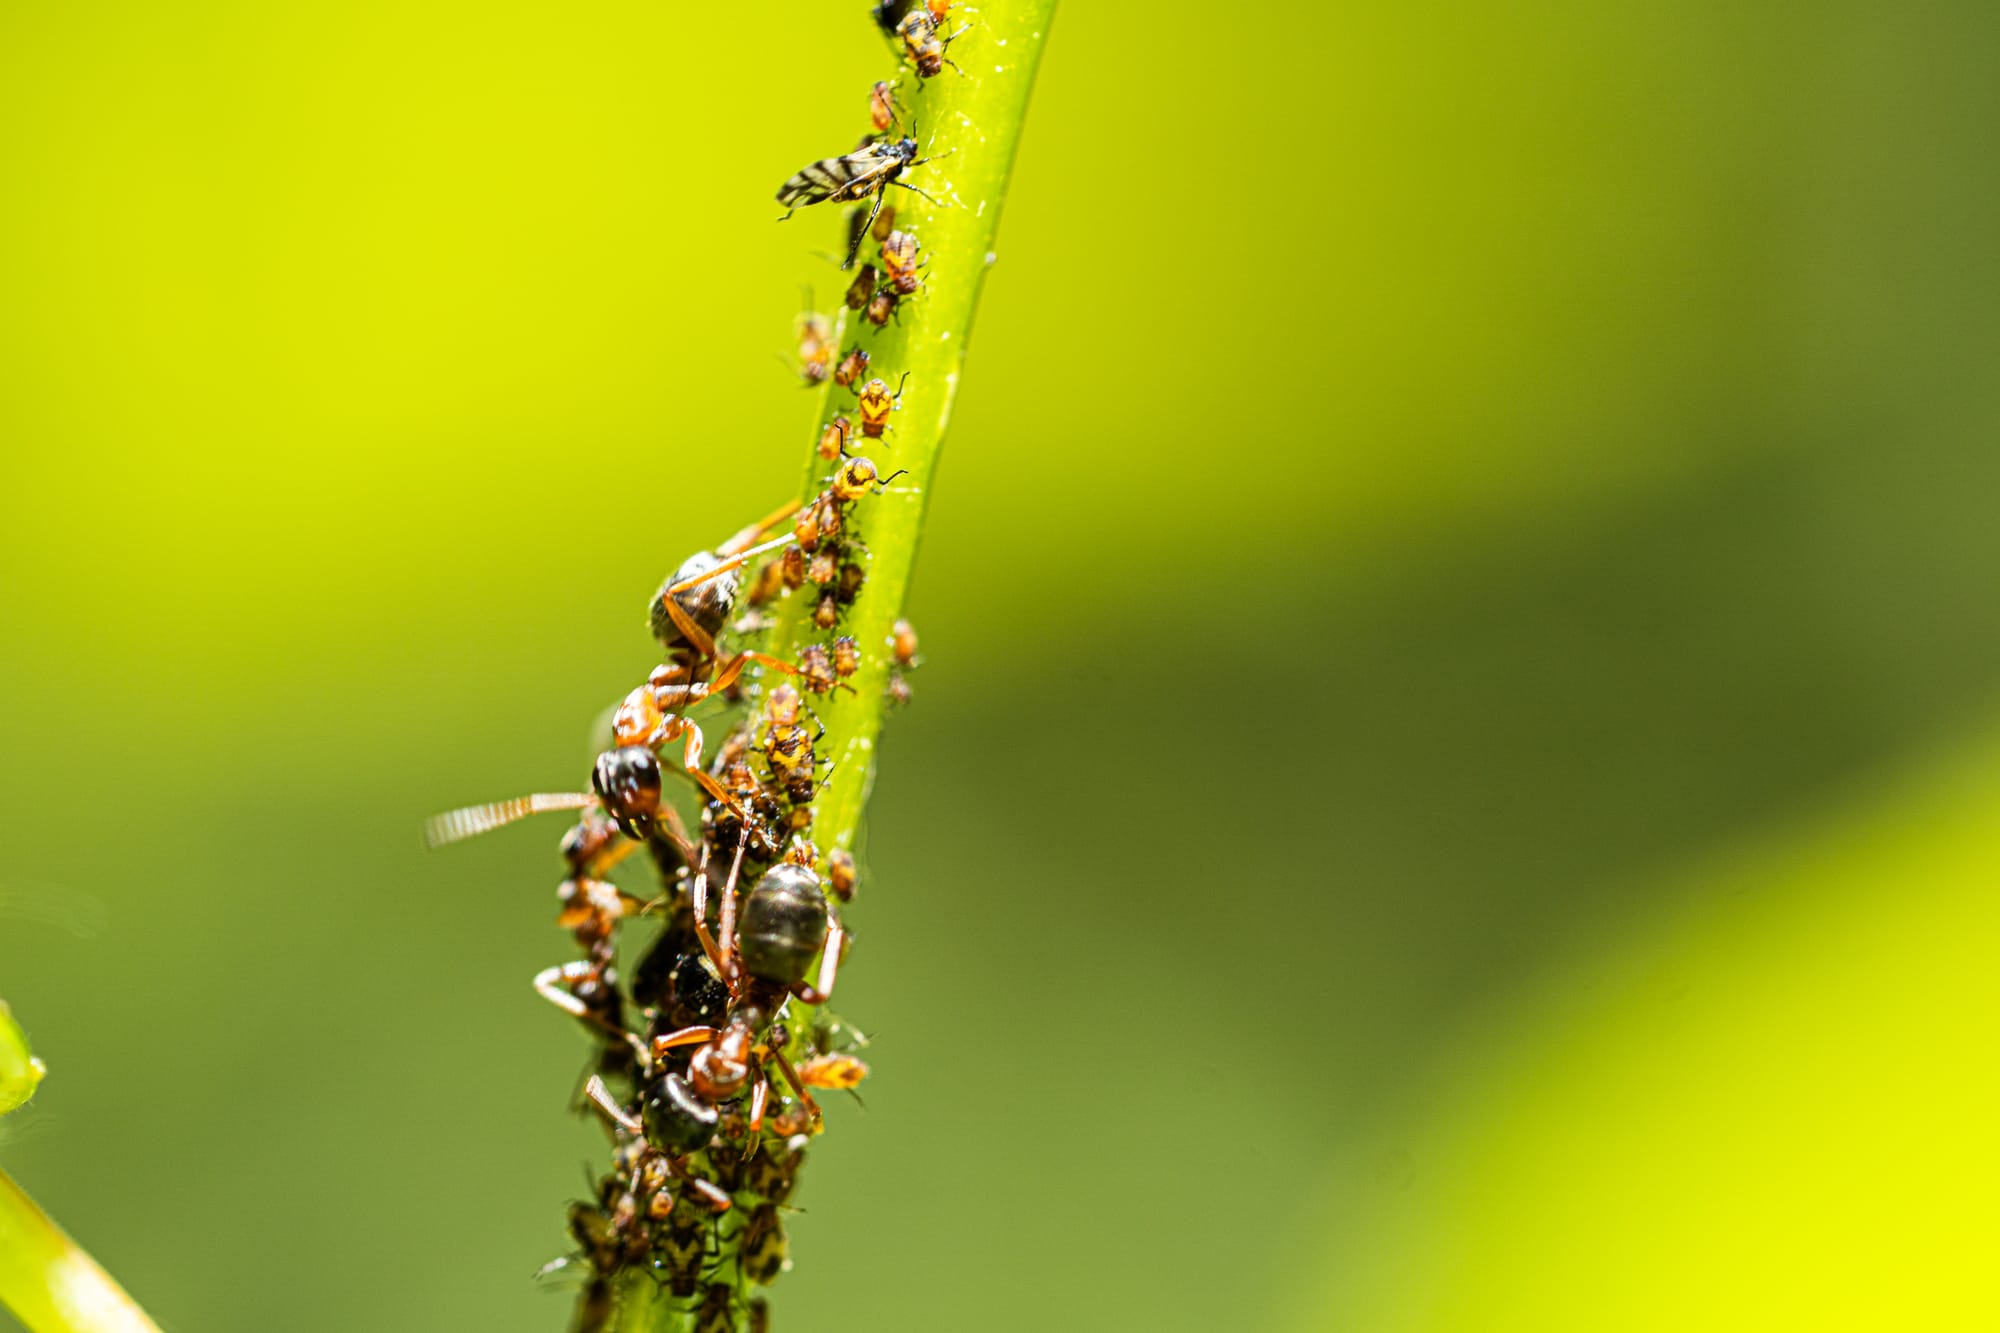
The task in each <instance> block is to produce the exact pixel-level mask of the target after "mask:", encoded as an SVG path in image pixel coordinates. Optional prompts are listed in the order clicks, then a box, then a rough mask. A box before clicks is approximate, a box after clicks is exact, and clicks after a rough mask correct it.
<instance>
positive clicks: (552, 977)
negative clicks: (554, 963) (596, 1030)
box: [535, 962, 604, 1024]
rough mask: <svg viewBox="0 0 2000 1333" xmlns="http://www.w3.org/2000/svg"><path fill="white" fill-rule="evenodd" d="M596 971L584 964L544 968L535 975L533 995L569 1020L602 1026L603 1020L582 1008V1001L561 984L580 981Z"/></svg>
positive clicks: (589, 965)
mask: <svg viewBox="0 0 2000 1333" xmlns="http://www.w3.org/2000/svg"><path fill="white" fill-rule="evenodd" d="M596 970H597V968H596V967H595V965H593V964H591V963H585V962H575V963H564V964H562V965H561V966H560V967H545V968H543V969H542V970H541V971H539V972H537V973H535V993H536V994H537V995H539V996H541V997H542V998H543V999H544V1000H547V1001H548V1002H549V1003H550V1004H552V1005H554V1006H555V1007H556V1008H558V1009H560V1010H562V1011H563V1012H564V1013H566V1014H568V1015H569V1016H570V1017H571V1018H578V1019H582V1020H583V1021H584V1022H586V1023H597V1024H603V1022H604V1020H603V1019H601V1018H599V1017H598V1016H597V1015H596V1014H593V1013H591V1012H590V1010H588V1009H586V1008H584V1006H583V1001H582V1000H579V999H577V998H576V996H574V995H571V994H570V993H569V992H568V991H567V990H565V989H563V983H566V982H571V981H580V980H582V979H583V978H584V977H586V976H589V975H590V974H591V973H592V972H595V971H596Z"/></svg>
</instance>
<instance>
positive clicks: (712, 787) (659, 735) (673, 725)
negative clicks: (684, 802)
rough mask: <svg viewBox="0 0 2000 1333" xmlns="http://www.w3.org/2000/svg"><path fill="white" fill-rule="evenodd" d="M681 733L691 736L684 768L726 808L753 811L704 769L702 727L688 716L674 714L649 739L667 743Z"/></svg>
mask: <svg viewBox="0 0 2000 1333" xmlns="http://www.w3.org/2000/svg"><path fill="white" fill-rule="evenodd" d="M681 736H685V737H687V741H686V743H685V744H684V745H683V746H682V747H681V772H682V773H683V774H685V775H686V776H687V777H688V778H689V779H690V780H691V781H693V783H694V784H695V785H696V786H698V787H700V788H701V789H702V790H703V791H704V792H706V793H708V795H709V797H710V799H712V800H714V801H717V802H719V803H720V804H721V805H722V807H723V808H724V809H726V810H730V811H733V812H734V813H735V814H737V815H738V816H739V817H742V816H747V814H748V813H749V812H748V811H746V810H744V809H743V806H742V803H741V802H739V801H738V800H737V799H736V796H735V794H734V793H732V792H731V791H730V790H729V788H727V787H725V786H723V785H722V783H721V782H720V781H719V780H718V779H717V778H716V777H715V776H714V775H713V774H711V773H708V772H706V771H705V770H703V768H702V766H701V746H702V740H701V728H700V727H698V726H696V725H695V724H694V723H693V722H690V721H689V720H688V719H687V718H685V717H671V718H668V719H667V720H666V721H665V722H664V723H662V724H661V725H660V726H658V727H656V728H654V730H653V734H652V735H651V736H650V737H648V738H647V739H648V740H649V741H650V743H652V744H654V745H665V744H666V743H668V742H669V741H672V740H675V739H677V738H678V737H681Z"/></svg>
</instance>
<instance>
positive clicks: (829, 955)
mask: <svg viewBox="0 0 2000 1333" xmlns="http://www.w3.org/2000/svg"><path fill="white" fill-rule="evenodd" d="M826 915H827V919H828V920H830V921H831V922H833V927H832V929H830V930H828V931H827V932H826V945H825V947H824V948H822V949H821V951H820V956H819V976H818V977H817V978H815V980H816V982H817V983H818V984H816V985H812V986H802V987H799V988H797V989H795V990H793V992H792V994H794V995H796V996H798V997H799V999H800V1001H802V1002H803V1003H805V1004H825V1003H826V1002H827V1001H828V1000H831V999H832V998H833V983H834V982H835V981H836V980H837V979H838V978H839V976H840V955H841V954H842V953H844V952H846V949H847V927H845V926H843V925H841V924H840V917H839V915H838V914H837V913H836V912H835V911H834V910H833V904H832V902H831V901H830V900H829V901H828V903H827V908H826Z"/></svg>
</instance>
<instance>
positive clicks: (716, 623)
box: [651, 551, 741, 649]
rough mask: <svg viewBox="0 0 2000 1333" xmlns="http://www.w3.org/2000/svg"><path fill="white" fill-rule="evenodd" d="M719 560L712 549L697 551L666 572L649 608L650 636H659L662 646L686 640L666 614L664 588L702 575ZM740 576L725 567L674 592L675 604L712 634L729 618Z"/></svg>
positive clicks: (677, 645) (670, 646)
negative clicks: (669, 572) (717, 572)
mask: <svg viewBox="0 0 2000 1333" xmlns="http://www.w3.org/2000/svg"><path fill="white" fill-rule="evenodd" d="M721 563H722V560H721V558H720V557H719V556H717V555H715V554H714V553H713V552H710V551H696V552H695V553H694V554H693V555H691V556H689V557H688V558H687V559H686V560H684V561H682V562H681V567H680V568H679V569H677V570H675V571H674V572H673V573H672V574H671V575H669V576H668V577H667V581H666V582H665V583H663V584H661V585H660V590H659V591H658V592H656V593H654V594H653V601H652V607H651V617H652V625H653V637H654V638H656V639H658V640H659V641H660V643H661V645H662V646H663V647H666V648H668V649H673V648H677V647H679V646H681V645H682V644H685V643H686V642H687V636H686V635H684V634H682V633H681V630H680V627H679V626H678V625H676V624H674V621H673V617H672V616H670V615H668V614H667V608H666V600H667V598H666V593H667V589H669V588H673V587H678V586H679V585H680V584H683V583H686V582H687V581H688V580H690V579H697V578H701V576H702V575H704V574H706V573H708V571H709V570H711V569H714V568H715V567H716V566H717V565H719V564H721ZM740 578H741V575H740V574H739V572H738V571H737V570H735V569H728V570H724V571H723V572H722V573H720V574H717V575H716V576H715V577H713V578H710V579H703V580H702V582H700V583H697V584H696V585H695V586H694V587H692V588H688V589H685V590H683V591H681V592H678V593H675V594H674V605H675V606H677V607H679V608H680V609H681V610H682V611H683V612H685V613H686V615H687V618H688V619H689V620H692V621H693V622H694V623H695V624H697V625H699V626H700V627H701V628H702V629H704V630H706V631H708V633H710V634H715V633H716V632H718V631H719V630H721V628H722V624H723V622H724V621H726V620H728V619H729V612H730V610H731V609H732V608H733V607H734V606H735V605H736V589H737V584H738V582H739V580H740Z"/></svg>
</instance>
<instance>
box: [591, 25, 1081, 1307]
mask: <svg viewBox="0 0 2000 1333" xmlns="http://www.w3.org/2000/svg"><path fill="white" fill-rule="evenodd" d="M954 13H956V11H954ZM1054 16H1055V0H983V3H982V4H981V5H980V6H979V8H978V11H977V13H975V14H972V15H970V16H969V17H968V18H966V19H965V20H964V21H963V23H962V25H960V24H959V22H958V20H956V18H953V19H948V20H947V24H946V26H947V28H948V29H950V28H953V27H954V26H962V27H963V29H964V32H963V35H962V36H959V37H958V38H956V39H955V40H954V41H953V42H952V44H951V47H950V56H951V59H952V60H953V61H955V62H956V63H957V65H958V66H959V67H960V69H961V70H962V71H963V73H954V72H953V71H952V70H951V69H949V68H947V69H946V70H945V71H944V72H943V73H942V74H941V75H939V76H938V77H937V78H934V79H928V80H923V81H921V82H920V81H919V80H918V78H917V76H916V73H915V71H914V70H913V69H911V68H910V66H909V65H908V64H903V65H901V71H900V74H897V75H893V76H892V77H894V78H896V79H897V88H896V95H897V99H898V102H899V104H900V106H901V108H902V116H903V121H904V127H905V130H906V131H913V132H914V133H915V135H916V137H917V138H918V141H919V143H920V145H921V148H922V153H923V155H924V156H927V157H929V158H931V159H932V160H931V161H930V162H929V163H927V164H926V165H924V166H920V167H915V168H913V169H912V170H911V171H910V172H909V173H908V174H907V176H906V177H905V179H907V180H908V182H909V183H910V184H911V185H913V186H916V187H917V188H918V189H921V190H924V191H926V192H928V193H929V194H930V195H932V196H934V197H935V199H936V202H935V203H932V202H930V201H929V200H926V199H925V198H924V197H923V196H921V195H918V194H915V193H912V192H911V191H908V190H898V189H893V188H892V189H890V190H889V191H888V200H887V202H888V203H889V204H891V205H893V206H894V207H895V209H896V220H895V225H896V227H897V228H898V229H899V230H902V231H907V232H909V233H910V234H912V235H914V236H915V237H916V238H917V240H918V242H919V244H920V245H921V247H922V252H921V254H920V256H919V258H920V260H921V259H927V261H928V262H927V263H925V266H924V268H923V269H922V274H923V278H924V283H923V288H922V290H921V291H920V292H918V293H917V294H916V295H914V296H911V297H908V298H906V299H905V300H903V302H902V303H901V310H900V316H899V318H898V319H897V320H895V321H893V322H891V323H890V324H889V325H887V326H886V327H884V328H881V329H877V328H875V327H874V326H872V325H871V324H869V323H868V322H867V321H865V320H862V319H860V318H859V317H857V316H853V315H849V314H845V313H843V317H842V319H841V321H840V326H839V328H838V332H839V344H838V345H839V347H840V348H841V350H842V351H845V350H846V348H848V347H850V346H852V345H854V344H855V343H856V342H858V343H859V344H860V345H861V346H863V347H865V348H866V349H867V350H868V353H869V356H870V358H871V359H870V367H869V371H868V374H869V376H871V377H879V378H880V379H882V380H884V381H885V382H887V384H888V385H889V386H890V388H891V389H892V390H893V389H895V388H896V387H897V385H898V384H899V383H902V384H904V388H903V391H902V394H901V396H900V398H899V400H898V406H897V410H896V411H895V412H894V413H893V414H892V415H891V418H890V423H891V424H890V427H889V430H888V432H887V434H886V435H885V436H884V437H883V438H882V439H879V440H870V439H864V438H861V437H860V436H859V435H858V433H857V435H856V437H855V439H854V440H853V441H852V443H851V444H850V446H849V448H850V452H852V453H856V454H860V455H863V456H865V457H867V458H869V459H870V460H871V461H873V462H874V463H875V464H876V466H877V468H878V470H879V472H880V474H881V475H883V476H885V477H886V476H888V475H889V474H890V473H893V472H896V471H897V470H898V469H901V470H902V473H903V475H902V476H900V477H897V478H896V479H895V480H894V481H893V482H891V483H890V484H889V485H888V486H887V487H886V488H885V489H884V491H883V492H882V493H881V494H878V495H873V496H869V497H867V498H865V499H863V500H861V501H859V502H858V503H856V504H855V505H854V506H853V507H852V508H851V509H850V511H849V514H850V522H851V523H852V525H853V531H854V533H856V534H858V535H859V536H860V538H861V540H862V542H864V543H865V545H863V546H861V547H859V548H856V549H857V552H858V554H859V555H860V557H861V562H862V564H863V566H864V568H865V570H866V573H867V577H866V581H865V583H864V584H863V586H862V589H861V592H860V594H859V596H858V597H856V599H855V600H854V602H853V604H852V605H851V606H849V607H848V608H847V609H846V611H845V613H844V614H843V615H842V617H841V620H840V623H839V624H838V625H837V626H836V627H835V628H834V629H832V630H821V629H819V628H817V627H816V626H815V625H814V623H813V619H812V610H813V604H814V602H815V601H816V600H817V598H816V595H815V592H814V589H813V585H811V584H807V585H806V587H805V588H803V589H801V590H799V591H798V592H795V593H793V594H792V595H791V596H789V597H787V598H786V599H784V601H783V602H782V603H781V604H780V606H779V609H778V612H777V616H776V621H777V623H776V626H775V628H774V630H773V631H772V634H771V637H770V640H769V642H768V644H767V647H768V648H769V651H770V652H771V653H773V654H774V655H776V656H779V657H783V658H786V659H788V660H796V659H797V657H798V654H799V651H800V650H801V649H802V648H804V647H806V646H807V645H809V644H830V643H831V641H832V640H833V638H834V637H835V636H836V635H842V634H846V635H852V636H853V637H854V639H855V641H856V642H857V643H858V644H859V645H860V648H861V654H862V656H861V664H860V668H859V670H858V671H857V672H856V673H855V675H854V676H853V677H852V678H851V679H850V680H849V681H848V684H849V685H850V686H852V690H851V692H850V691H846V690H836V691H835V692H834V693H833V694H831V695H828V696H824V697H820V698H815V699H814V700H813V701H812V706H813V710H814V712H815V713H816V714H817V716H818V718H819V720H820V722H821V723H822V724H823V725H824V727H825V733H824V735H822V736H821V737H820V739H819V741H818V743H817V745H816V747H815V748H816V752H817V753H818V754H819V755H820V756H822V757H824V758H826V759H831V760H832V761H833V766H832V769H831V770H830V772H829V775H828V777H827V779H826V783H825V785H824V787H823V788H822V789H821V791H820V793H819V797H818V800H817V801H816V803H815V813H814V819H813V826H812V836H813V840H814V842H815V843H816V844H817V845H818V847H819V848H820V850H821V852H822V853H823V854H824V853H830V852H833V851H835V850H836V849H838V850H844V851H851V850H852V849H853V847H854V844H855V840H856V837H857V835H858V833H859V831H860V827H861V820H862V814H863V811H864V810H865V808H866V806H867V801H868V792H869V788H870V786H871V785H872V784H873V781H874V776H875V755H876V747H877V742H878V740H879V738H880V736H881V731H882V718H883V712H884V709H885V706H886V698H885V690H886V688H887V686H888V683H889V678H890V674H891V671H892V670H893V667H894V663H893V659H892V655H891V653H890V649H889V644H890V639H891V630H892V627H893V626H894V625H895V623H896V621H897V620H898V619H899V618H901V617H902V615H903V605H904V598H905V595H906V594H907V592H908V590H909V586H910V574H911V571H912V569H913V568H914V566H915V564H916V557H917V546H918V540H919V538H920V536H921V534H922V531H923V520H924V511H925V508H926V504H927V501H928V499H929V497H930V489H931V482H932V478H933V477H934V475H935V474H936V471H937V464H938V458H939V456H940V453H941V451H942V448H943V445H944V437H945V429H946V427H947V426H948V425H949V424H950V421H951V408H952V402H953V400H954V398H955V397H956V396H957V393H958V383H959V375H960V373H961V371H962V369H963V367H964V364H965V355H966V349H967V346H968V343H969V341H970V335H971V331H972V317H973V313H974V310H975V309H976V308H977V306H978V304H979V293H980V289H981V287H982V286H983V285H984V283H985V279H986V270H987V269H988V268H989V267H990V266H991V264H992V262H993V240H994V236H995V234H996V233H997V231H998V229H999V225H1000V211H1001V205H1002V203H1003V202H1004V201H1005V199H1006V195H1007V182H1008V178H1009V176H1010V174H1011V173H1012V170H1013V165H1014V154H1015V150H1016V148H1017V147H1018V145H1019V143H1020V137H1021V128H1022V124H1023V122H1024V120H1025V119H1026V115H1027V110H1028V94H1029V92H1030V91H1031V89H1032V88H1033V86H1034V80H1035V70H1036V67H1037V65H1038V64H1039V62H1040V58H1041V54H1042V46H1043V43H1044V42H1045V41H1046V40H1047V37H1048V32H1049V24H1050V22H1051V20H1052V19H1053V18H1054ZM864 86H865V85H863V84H862V83H861V82H860V81H857V83H856V87H855V94H856V96H855V108H856V111H857V114H858V113H859V112H860V110H861V109H862V107H863V105H864V99H863V97H862V95H861V94H862V92H863V88H864ZM844 137H845V136H844V135H843V133H842V132H840V131H838V130H836V131H833V132H831V133H829V134H827V135H826V136H824V138H823V139H822V141H821V142H822V143H832V144H839V143H840V142H842V140H843V138H844ZM804 147H805V149H806V152H805V153H802V154H801V161H802V162H803V161H804V160H805V158H806V157H807V156H809V155H818V154H816V153H814V152H813V149H814V147H815V146H814V145H804ZM824 151H825V149H824V148H823V147H822V148H819V150H818V152H819V153H824ZM819 211H820V212H821V213H822V214H825V215H827V219H826V220H827V222H828V223H829V224H835V225H836V230H837V233H838V237H839V239H838V241H837V244H838V245H839V246H840V248H841V249H842V251H844V250H845V248H846V240H847V231H846V225H845V222H846V215H847V214H846V210H844V209H841V208H839V207H837V206H831V207H830V206H821V208H820V210H819ZM804 216H810V215H804ZM795 225H796V224H795ZM875 251H876V247H875V246H874V245H873V244H872V243H866V242H865V243H864V245H863V248H862V259H861V261H859V262H867V261H868V260H869V259H870V258H871V257H873V256H874V254H875ZM905 375H907V376H908V379H907V381H905V380H904V376H905ZM854 388H855V389H859V388H860V385H859V384H857V385H855V386H854ZM819 401H820V408H821V410H820V415H819V421H818V424H816V425H815V427H814V431H813V443H814V444H815V445H817V443H818V439H819V433H820V427H821V426H823V425H824V424H825V423H826V422H827V421H829V420H831V419H832V418H833V417H834V416H835V415H845V416H847V417H848V418H849V419H850V420H852V421H854V422H855V423H856V425H857V427H858V425H859V415H858V413H857V412H856V411H855V407H854V403H855V393H854V391H853V390H850V389H847V388H842V387H840V386H837V385H834V384H832V383H830V382H829V384H828V385H827V388H826V391H825V393H824V394H823V395H822V397H821V398H820V400H819ZM834 466H835V465H834V464H831V463H829V462H827V461H826V460H824V459H822V458H820V457H819V456H818V455H817V452H814V453H812V454H811V455H809V462H808V465H807V471H806V480H805V485H804V488H803V492H802V498H804V499H805V500H807V501H810V500H812V498H813V497H815V496H817V495H818V494H819V493H820V492H821V491H822V490H823V489H824V488H825V486H826V484H827V479H828V477H829V474H830V473H831V472H832V471H833V468H834ZM844 535H847V534H844ZM863 891H864V892H865V891H866V890H865V886H864V890H863ZM848 915H849V916H850V917H852V915H853V912H852V911H851V910H850V912H849V913H848ZM792 1027H793V1030H794V1032H795V1033H796V1034H797V1038H796V1039H799V1040H802V1039H803V1037H804V1035H805V1033H806V1032H807V1031H808V1030H809V1029H810V1028H811V1020H810V1017H809V1016H808V1015H804V1014H801V1015H798V1016H797V1017H796V1018H795V1020H794V1021H793V1023H792ZM740 1238H741V1229H740V1222H735V1221H726V1222H725V1223H724V1229H723V1239H722V1242H721V1253H720V1263H719V1264H718V1266H717V1268H716V1271H715V1273H714V1274H713V1275H712V1278H713V1280H717V1281H727V1282H733V1283H734V1284H735V1286H736V1294H737V1300H736V1302H735V1305H734V1308H733V1312H732V1327H734V1328H738V1329H740V1328H743V1327H744V1326H745V1323H746V1313H745V1311H746V1308H747V1300H748V1298H749V1297H750V1296H751V1295H752V1294H753V1289H752V1288H750V1287H749V1286H748V1285H747V1284H746V1283H745V1281H744V1279H743V1278H742V1276H741V1271H740V1269H739V1268H738V1266H737V1263H736V1257H737V1250H738V1248H739V1244H740ZM943 1322H945V1323H946V1324H948V1323H949V1322H950V1321H949V1320H945V1321H943ZM694 1324H695V1317H694V1314H693V1312H691V1311H690V1310H688V1309H687V1308H686V1306H685V1303H680V1302H675V1301H672V1300H670V1299H668V1298H666V1297H665V1296H663V1295H662V1294H661V1291H660V1289H659V1287H658V1286H657V1284H656V1283H655V1281H654V1279H653V1278H652V1277H650V1276H648V1275H645V1274H642V1273H634V1274H630V1275H628V1276H627V1277H626V1278H625V1280H624V1282H623V1283H622V1288H621V1292H620V1299H619V1308H618V1317H617V1327H618V1329H619V1330H621V1333H669V1331H671V1333H685V1331H686V1330H691V1329H693V1328H694ZM701 1333H708V1329H707V1327H704V1328H703V1329H702V1331H701Z"/></svg>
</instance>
